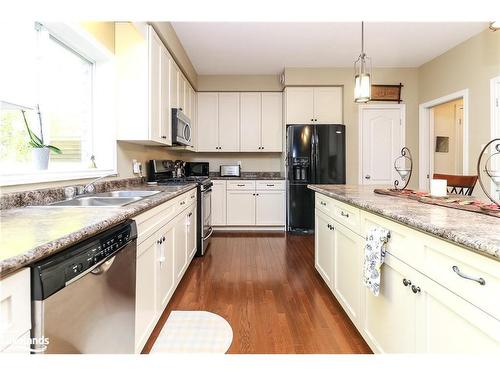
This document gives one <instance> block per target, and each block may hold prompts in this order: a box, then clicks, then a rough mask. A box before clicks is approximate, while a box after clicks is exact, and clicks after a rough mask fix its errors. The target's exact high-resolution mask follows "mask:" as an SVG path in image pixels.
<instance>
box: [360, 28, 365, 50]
mask: <svg viewBox="0 0 500 375" xmlns="http://www.w3.org/2000/svg"><path fill="white" fill-rule="evenodd" d="M364 55H365V25H364V22H363V21H361V56H364Z"/></svg>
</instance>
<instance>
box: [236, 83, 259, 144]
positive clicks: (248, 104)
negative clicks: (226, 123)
mask: <svg viewBox="0 0 500 375" xmlns="http://www.w3.org/2000/svg"><path fill="white" fill-rule="evenodd" d="M240 99H241V118H240V131H241V140H240V141H241V151H260V148H261V145H262V142H261V139H262V137H261V129H262V95H261V93H260V92H242V93H241V98H240Z"/></svg>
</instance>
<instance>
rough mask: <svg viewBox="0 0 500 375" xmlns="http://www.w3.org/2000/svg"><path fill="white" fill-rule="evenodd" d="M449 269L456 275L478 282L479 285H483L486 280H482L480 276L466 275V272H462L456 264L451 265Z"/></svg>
mask: <svg viewBox="0 0 500 375" xmlns="http://www.w3.org/2000/svg"><path fill="white" fill-rule="evenodd" d="M451 269H452V270H453V272H455V273H456V274H457V275H458V276H460V277H462V278H464V279H467V280H472V281H475V282H476V283H478V284H480V285H485V284H486V280H484V279H483V278H482V277H472V276H469V275H466V274H464V273H462V272H461V271H460V268H458V267H457V266H453V267H451Z"/></svg>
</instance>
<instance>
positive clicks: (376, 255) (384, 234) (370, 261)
mask: <svg viewBox="0 0 500 375" xmlns="http://www.w3.org/2000/svg"><path fill="white" fill-rule="evenodd" d="M390 237H391V233H390V232H389V230H387V229H384V228H372V229H370V231H369V232H368V235H367V236H366V243H365V260H364V264H363V282H364V284H365V286H366V287H367V288H368V289H370V291H371V292H372V293H373V294H374V295H375V296H378V294H379V292H380V269H381V267H382V264H383V263H384V258H385V249H386V246H387V241H389V238H390Z"/></svg>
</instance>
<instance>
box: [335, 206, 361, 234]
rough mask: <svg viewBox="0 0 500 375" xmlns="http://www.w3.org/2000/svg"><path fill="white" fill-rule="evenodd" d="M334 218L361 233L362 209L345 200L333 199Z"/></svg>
mask: <svg viewBox="0 0 500 375" xmlns="http://www.w3.org/2000/svg"><path fill="white" fill-rule="evenodd" d="M333 203H334V206H333V218H334V219H336V220H337V221H339V222H341V223H342V224H344V225H345V226H346V227H347V228H349V229H350V230H352V231H353V232H355V233H358V234H359V233H361V230H360V229H361V221H360V210H359V209H358V208H356V207H353V206H350V205H348V204H345V203H343V202H339V201H336V200H335V201H333Z"/></svg>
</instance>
